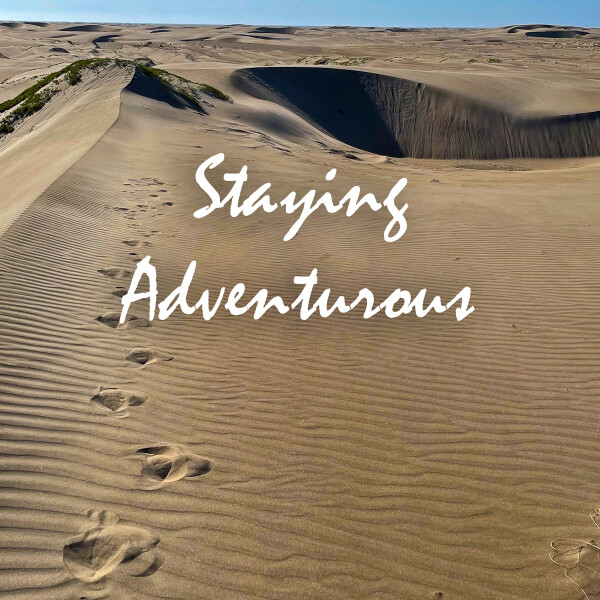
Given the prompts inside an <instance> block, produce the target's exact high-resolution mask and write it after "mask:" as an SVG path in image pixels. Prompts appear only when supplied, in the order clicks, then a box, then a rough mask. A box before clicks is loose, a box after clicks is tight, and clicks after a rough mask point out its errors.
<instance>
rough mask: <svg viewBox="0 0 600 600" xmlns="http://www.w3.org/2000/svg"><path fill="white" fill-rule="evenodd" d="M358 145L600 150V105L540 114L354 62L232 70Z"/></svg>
mask: <svg viewBox="0 0 600 600" xmlns="http://www.w3.org/2000/svg"><path fill="white" fill-rule="evenodd" d="M232 79H233V82H234V84H235V85H236V86H237V87H238V88H239V89H242V90H244V91H245V92H247V93H249V94H251V95H253V96H255V97H258V98H261V99H264V100H269V101H272V102H276V103H278V104H280V105H282V106H285V107H286V108H288V109H290V110H292V111H293V112H295V113H296V114H298V115H300V116H301V117H303V118H305V119H306V120H307V121H309V122H311V123H312V124H313V125H315V126H316V127H318V128H319V129H321V130H323V131H325V132H326V133H328V134H329V135H331V136H333V137H335V138H337V139H338V140H340V141H341V142H344V143H346V144H348V145H350V146H354V147H355V148H359V149H361V150H365V151H368V152H373V153H375V154H381V155H385V156H393V157H416V158H470V159H496V158H513V157H529V158H567V157H583V156H597V155H600V111H595V112H590V113H580V114H569V115H557V116H549V117H548V116H544V117H532V116H524V115H514V114H510V113H508V112H504V111H501V110H499V109H497V108H494V107H492V106H489V105H487V104H486V103H484V102H480V101H476V100H473V99H471V98H468V97H466V96H463V95H460V94H456V93H452V92H449V91H446V90H442V89H439V88H435V87H432V86H429V85H425V84H423V83H418V82H415V81H410V80H407V79H401V78H398V77H392V76H389V75H382V74H377V73H369V72H365V71H355V70H350V69H335V68H323V67H255V68H247V69H240V70H237V71H235V72H234V73H233V74H232Z"/></svg>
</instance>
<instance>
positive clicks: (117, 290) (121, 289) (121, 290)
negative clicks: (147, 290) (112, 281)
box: [113, 285, 127, 298]
mask: <svg viewBox="0 0 600 600" xmlns="http://www.w3.org/2000/svg"><path fill="white" fill-rule="evenodd" d="M126 293H127V288H124V287H123V286H120V285H118V286H117V287H116V288H115V289H114V291H113V296H116V297H117V298H122V297H123V296H124V295H125V294H126Z"/></svg>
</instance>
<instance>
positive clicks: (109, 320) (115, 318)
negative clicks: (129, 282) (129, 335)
mask: <svg viewBox="0 0 600 600" xmlns="http://www.w3.org/2000/svg"><path fill="white" fill-rule="evenodd" d="M123 295H125V294H123ZM120 317H121V313H118V312H107V313H104V314H103V315H100V316H99V317H96V321H98V323H102V325H106V326H107V327H111V328H112V329H128V328H130V327H152V323H150V321H148V319H145V318H144V317H136V316H135V315H127V316H126V317H125V323H119V319H120Z"/></svg>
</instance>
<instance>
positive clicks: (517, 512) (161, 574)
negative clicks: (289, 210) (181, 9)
mask: <svg viewBox="0 0 600 600" xmlns="http://www.w3.org/2000/svg"><path fill="white" fill-rule="evenodd" d="M0 34H1V35H0V81H3V83H2V84H1V85H0V102H3V101H4V100H7V99H10V98H12V97H14V96H16V95H17V94H19V93H20V92H22V91H23V90H25V89H26V88H27V87H28V86H30V85H32V84H34V83H35V82H36V81H39V80H40V78H41V77H43V76H45V75H47V74H48V73H51V72H53V71H56V70H58V69H60V68H62V67H64V66H66V65H68V64H69V63H71V62H73V61H75V60H80V59H86V58H102V57H111V58H116V57H119V58H124V59H128V60H134V59H143V61H144V62H145V64H147V65H150V66H151V65H155V66H157V67H160V68H161V69H165V70H167V71H169V72H171V73H175V74H178V75H180V76H182V77H185V78H187V79H188V80H191V81H193V82H197V83H205V84H209V85H211V86H214V87H215V88H218V89H219V90H222V91H223V92H224V93H225V94H228V95H229V96H230V97H231V101H226V100H223V99H219V98H218V97H215V96H214V95H212V96H211V95H210V93H208V92H207V93H204V94H203V95H202V97H201V102H200V105H199V106H197V107H193V106H191V105H190V104H189V103H188V102H186V100H185V98H184V97H181V96H178V95H177V94H176V93H174V92H172V91H169V90H168V89H166V88H165V87H164V86H161V85H160V84H159V83H158V82H157V81H156V80H155V79H152V78H150V77H148V75H147V74H145V73H144V72H143V70H141V69H140V68H136V67H134V66H133V65H132V64H131V63H127V65H125V66H123V65H118V64H111V65H108V66H103V67H101V68H98V69H96V70H95V71H86V72H85V73H84V74H83V77H82V80H81V81H80V82H79V83H77V84H76V85H73V86H68V85H62V84H61V85H58V86H57V88H56V89H57V92H56V94H55V95H54V96H53V97H52V98H51V99H50V100H49V102H48V103H47V104H46V105H45V106H44V107H43V108H42V109H41V110H39V111H38V112H36V113H35V114H32V115H31V116H29V117H27V118H26V119H24V120H23V121H22V122H21V123H19V124H18V125H17V126H16V127H15V130H14V131H13V132H11V133H8V134H7V135H4V136H1V139H0V177H1V178H2V188H1V189H2V193H1V194H0V233H1V235H0V351H1V357H2V358H1V360H0V420H1V425H0V453H1V455H2V456H1V460H0V465H1V466H2V470H1V473H0V505H1V507H2V509H1V511H0V519H1V521H2V523H1V529H0V597H2V598H3V599H4V598H6V599H7V600H9V599H10V600H78V599H86V600H87V599H89V600H92V599H98V598H110V600H147V599H148V600H151V599H156V600H158V599H170V600H176V599H177V600H201V599H207V598H210V599H212V600H258V599H261V600H265V599H271V600H283V599H285V600H288V599H290V600H295V599H298V600H300V599H306V600H314V599H317V598H323V599H327V600H342V599H343V600H348V599H356V600H366V599H369V600H370V599H372V600H399V599H405V600H429V599H447V600H491V599H493V600H500V599H503V600H540V599H544V600H577V599H581V598H585V596H584V594H587V595H588V597H589V599H590V600H593V599H594V598H595V599H597V598H600V579H599V578H598V576H596V575H595V573H594V570H593V569H595V568H596V567H597V566H598V564H597V563H598V560H599V551H598V549H597V547H596V546H595V543H593V544H591V545H590V544H587V545H585V544H584V542H588V541H589V540H591V539H594V538H595V539H598V538H599V537H600V534H599V533H598V531H597V528H596V527H595V526H594V523H592V521H590V519H589V514H590V513H591V512H593V511H594V510H595V508H596V507H597V506H598V505H600V487H599V486H598V484H597V482H596V481H595V464H596V462H595V461H596V460H597V458H598V453H599V451H600V447H599V444H600V437H599V432H598V421H599V419H600V404H599V403H598V369H599V366H600V343H599V341H598V339H599V335H600V319H599V317H600V309H599V296H598V292H599V290H600V280H599V273H600V202H599V198H600V196H599V193H598V190H599V189H600V112H599V111H600V62H599V60H598V58H599V51H600V31H598V30H594V29H586V28H582V27H572V28H565V27H559V26H553V25H546V24H535V25H511V26H507V27H503V28H498V29H493V30H451V29H447V30H446V29H441V30H411V29H403V28H387V29H384V28H380V29H352V28H343V27H340V28H294V27H266V26H265V27H260V26H256V25H253V26H250V25H248V26H245V25H231V26H210V27H209V26H202V27H201V26H198V27H192V26H160V25H147V26H146V25H139V26H125V25H122V26H119V25H103V24H69V23H62V24H61V23H58V24H57V23H0ZM0 116H2V115H0ZM218 152H223V153H224V154H225V157H226V159H225V162H224V163H223V164H222V165H220V166H219V167H217V168H216V169H214V170H213V171H212V172H211V175H210V177H211V181H213V182H214V185H215V188H216V189H217V190H218V191H219V192H220V193H222V194H224V193H225V192H226V190H228V189H229V185H228V184H226V183H225V182H223V181H222V175H223V173H225V172H236V171H239V169H240V168H241V167H242V165H248V171H249V179H248V182H247V188H245V189H246V190H247V192H246V194H248V193H250V191H254V190H255V189H256V188H257V187H258V186H259V185H261V184H263V183H264V182H271V183H272V189H271V191H270V193H271V194H272V197H273V198H276V199H281V198H283V197H284V196H285V195H286V194H287V193H288V192H289V191H291V190H296V191H299V192H306V191H308V190H309V189H311V188H313V187H314V188H316V189H317V190H320V191H325V190H329V191H331V192H332V194H334V195H337V196H338V197H339V196H341V195H343V194H344V193H345V192H346V191H347V190H348V189H350V188H351V187H352V186H353V185H360V186H361V189H363V190H364V191H365V192H366V191H370V192H373V193H374V194H375V195H376V196H377V197H378V198H380V197H381V198H383V197H385V195H386V194H387V192H388V191H389V189H390V188H391V187H392V185H393V184H394V183H395V182H396V181H397V180H398V179H399V178H400V177H407V178H408V186H407V188H406V190H405V191H404V192H402V197H403V199H404V200H405V201H406V202H407V203H408V205H409V208H408V211H407V220H408V224H409V226H408V231H407V233H406V234H405V236H404V237H403V238H402V239H401V240H399V241H398V242H395V243H393V244H387V243H385V242H384V239H383V235H382V234H383V230H384V228H385V226H386V224H387V219H386V215H384V214H382V213H375V212H372V211H369V210H362V209H361V211H359V213H358V214H357V215H355V216H354V217H353V218H346V216H345V215H344V214H341V213H338V214H335V215H330V214H328V213H326V212H325V211H318V212H316V213H314V214H313V215H312V216H311V217H310V218H309V219H308V220H307V222H306V223H305V224H304V226H303V227H302V229H301V230H300V232H299V233H298V234H297V235H296V236H295V237H294V238H293V239H292V240H291V241H289V242H284V241H283V236H284V234H285V232H286V231H287V230H288V229H289V227H290V226H291V225H292V223H293V222H294V221H295V217H294V216H292V215H286V214H285V212H284V211H277V212H274V213H272V214H270V215H267V214H265V213H263V212H257V213H255V214H254V215H252V216H248V217H239V218H235V219H232V218H231V217H230V216H229V214H228V213H227V212H226V211H215V212H214V213H213V214H211V215H210V216H208V217H206V218H204V219H199V220H198V219H194V218H193V217H192V214H193V212H194V211H195V210H197V209H198V208H200V207H201V206H203V205H205V204H206V202H207V198H206V196H205V195H204V194H203V192H202V190H200V188H199V187H198V185H197V184H196V182H195V180H194V173H195V171H196V169H197V167H198V165H199V164H200V163H201V162H203V161H204V160H206V159H207V158H208V157H210V156H212V155H214V154H216V153H218ZM332 168H335V169H337V176H336V179H335V180H334V181H333V182H331V183H326V182H325V174H326V173H327V172H328V171H329V170H330V169H332ZM147 255H151V257H152V264H154V265H155V266H156V268H157V272H158V289H159V298H160V299H162V298H164V297H165V296H166V295H167V294H169V293H170V292H171V291H172V290H173V289H174V288H175V287H176V286H178V285H179V284H180V283H181V278H182V276H183V274H184V272H185V270H186V268H187V266H188V264H189V262H190V261H191V260H196V261H197V263H198V268H197V272H196V275H195V278H194V281H193V284H192V288H191V291H190V298H191V299H196V298H198V297H199V296H200V294H201V293H202V291H203V290H204V289H207V288H208V289H210V290H218V288H219V287H221V286H226V287H227V288H228V289H229V288H230V287H231V286H232V285H233V284H235V283H237V282H240V281H241V282H244V283H245V284H246V286H247V289H248V293H249V294H251V293H255V292H257V291H258V290H259V289H260V288H263V287H266V288H268V289H269V290H270V291H271V292H272V293H273V294H280V295H281V296H282V297H283V298H285V299H288V300H290V301H291V300H292V299H293V298H295V296H296V295H297V286H294V284H293V283H292V282H293V278H294V276H297V275H307V274H308V273H309V272H310V271H311V269H313V268H318V271H319V285H318V288H319V290H322V289H325V288H327V287H331V288H332V290H333V291H334V292H337V293H338V294H346V295H348V296H350V297H352V295H353V294H354V295H355V294H356V293H357V292H358V291H359V290H360V289H361V288H363V287H368V288H370V289H371V290H372V291H373V293H374V294H375V295H376V296H377V297H385V296H386V295H387V294H389V293H390V292H391V291H392V290H394V289H395V288H398V287H399V288H403V289H408V290H411V291H414V292H416V291H418V290H420V289H421V288H427V289H431V290H432V291H434V292H435V293H436V294H439V295H441V296H442V297H444V298H446V297H448V298H449V297H452V296H453V295H454V294H455V293H456V292H457V291H458V290H459V289H460V288H462V287H463V286H467V285H468V286H471V288H472V290H473V295H472V303H473V305H474V306H475V312H474V313H473V314H472V315H470V316H469V317H468V318H467V319H465V320H464V321H463V322H460V323H458V322H457V321H456V320H455V318H454V316H453V314H451V313H450V312H447V313H444V314H441V315H435V316H431V317H428V318H426V319H418V318H417V317H416V316H414V315H409V316H406V317H403V318H401V319H396V320H390V319H387V318H385V316H384V315H382V314H379V315H377V316H375V317H373V318H372V319H369V320H364V319H363V318H362V317H361V314H357V313H355V312H350V313H348V314H346V315H340V314H335V315H333V316H331V317H329V318H327V319H322V318H319V317H314V318H311V319H309V320H307V321H301V320H300V319H299V318H298V315H297V314H295V313H290V314H288V315H285V316H283V315H278V314H276V313H273V312H269V313H267V315H266V316H265V317H263V318H262V319H260V320H258V321H255V320H253V318H252V316H251V314H246V315H244V316H239V317H233V316H231V315H230V314H228V313H227V312H224V311H220V312H218V313H217V314H216V315H215V317H214V318H213V319H211V320H210V321H205V320H203V319H202V315H201V314H200V313H199V312H197V313H194V314H193V315H184V314H182V313H181V312H180V311H176V312H175V313H174V314H173V315H172V316H171V317H169V319H167V320H165V321H158V320H154V321H152V322H150V321H149V320H148V312H147V303H143V302H139V303H137V304H134V305H133V307H132V309H131V311H130V316H129V319H128V320H127V321H126V322H125V323H122V324H120V323H119V322H118V316H119V313H120V309H121V304H120V302H121V300H120V298H121V296H123V294H124V293H125V291H126V289H127V287H128V284H129V281H130V278H131V275H132V273H133V272H134V271H135V269H136V262H137V261H139V260H140V259H141V258H143V257H145V256H147ZM555 540H558V541H557V542H556V545H555V549H554V553H553V557H554V558H555V560H556V562H557V563H559V565H562V566H557V565H556V564H554V563H553V562H552V560H551V559H550V556H549V554H550V553H551V552H552V547H551V543H552V542H553V541H555ZM572 540H582V542H581V543H580V544H584V545H583V546H582V547H584V551H582V552H579V551H578V545H577V544H578V542H573V541H572ZM584 562H585V564H584ZM588 567H589V568H588ZM565 570H566V571H567V575H569V576H570V577H566V576H565ZM570 579H571V580H570ZM574 581H575V582H576V583H574Z"/></svg>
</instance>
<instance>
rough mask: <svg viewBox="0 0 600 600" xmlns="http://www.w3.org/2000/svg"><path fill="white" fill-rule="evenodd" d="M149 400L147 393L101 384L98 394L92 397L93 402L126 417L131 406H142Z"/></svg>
mask: <svg viewBox="0 0 600 600" xmlns="http://www.w3.org/2000/svg"><path fill="white" fill-rule="evenodd" d="M147 400H148V396H146V394H142V393H141V392H135V391H132V390H124V389H121V388H117V387H107V386H101V387H100V388H99V389H98V391H97V392H96V394H94V395H93V396H92V397H91V402H93V403H94V404H97V405H98V406H101V407H102V408H105V409H107V410H110V411H112V412H113V413H118V415H117V416H119V417H126V416H127V415H128V414H129V411H128V410H127V409H128V408H129V407H130V406H140V405H141V404H144V403H145V402H146V401H147Z"/></svg>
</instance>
